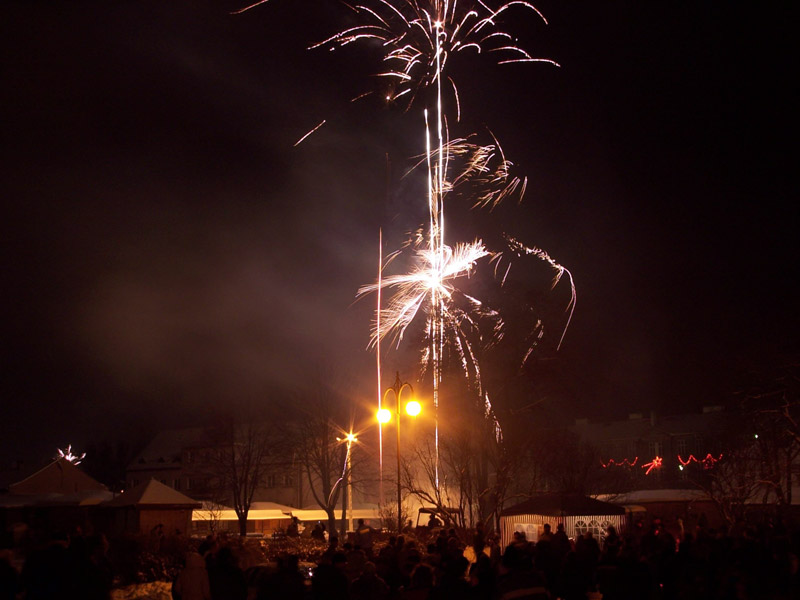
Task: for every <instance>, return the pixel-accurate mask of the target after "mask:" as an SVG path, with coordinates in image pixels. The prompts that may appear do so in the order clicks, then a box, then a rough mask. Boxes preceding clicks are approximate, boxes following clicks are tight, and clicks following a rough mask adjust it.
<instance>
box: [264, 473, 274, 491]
mask: <svg viewBox="0 0 800 600" xmlns="http://www.w3.org/2000/svg"><path fill="white" fill-rule="evenodd" d="M264 482H265V484H266V486H267V487H268V488H274V487H275V475H267V476H266V477H265V478H264Z"/></svg>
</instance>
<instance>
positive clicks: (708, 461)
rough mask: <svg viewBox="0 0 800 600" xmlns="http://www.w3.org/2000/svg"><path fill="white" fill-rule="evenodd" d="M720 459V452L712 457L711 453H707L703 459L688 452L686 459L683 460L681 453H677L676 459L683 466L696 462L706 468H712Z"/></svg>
mask: <svg viewBox="0 0 800 600" xmlns="http://www.w3.org/2000/svg"><path fill="white" fill-rule="evenodd" d="M720 460H722V454H720V455H719V456H718V457H717V458H714V457H713V456H711V453H708V454H706V457H705V458H704V459H703V460H698V459H697V458H695V457H694V454H690V455H689V457H688V458H687V459H686V460H683V459H682V458H681V455H680V454H678V461H679V462H680V463H681V465H683V466H684V467H685V466H687V465H688V464H689V463H693V462H696V463H699V464H701V465H703V469H705V470H708V469H712V468H714V465H715V464H716V463H718V462H719V461H720Z"/></svg>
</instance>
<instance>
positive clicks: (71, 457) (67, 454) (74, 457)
mask: <svg viewBox="0 0 800 600" xmlns="http://www.w3.org/2000/svg"><path fill="white" fill-rule="evenodd" d="M57 450H58V457H59V458H63V459H64V460H66V461H67V462H71V463H72V464H73V465H79V464H81V461H82V460H83V459H84V458H86V452H84V453H83V454H73V453H72V444H69V445H68V446H67V448H66V449H65V450H62V449H61V448H57Z"/></svg>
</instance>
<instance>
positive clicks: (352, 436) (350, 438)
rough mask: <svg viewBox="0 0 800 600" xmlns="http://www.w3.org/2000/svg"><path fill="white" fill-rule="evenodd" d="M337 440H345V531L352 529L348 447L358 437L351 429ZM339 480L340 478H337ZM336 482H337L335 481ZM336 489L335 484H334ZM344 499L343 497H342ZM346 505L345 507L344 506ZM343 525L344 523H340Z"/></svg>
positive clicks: (351, 495) (351, 492)
mask: <svg viewBox="0 0 800 600" xmlns="http://www.w3.org/2000/svg"><path fill="white" fill-rule="evenodd" d="M336 441H337V442H347V453H346V454H345V459H344V465H345V466H344V476H345V477H347V482H346V484H347V488H346V490H347V491H346V492H345V494H344V495H345V496H346V497H347V501H346V504H345V503H344V502H343V503H342V508H344V510H345V512H346V513H347V523H348V525H347V531H354V530H353V479H352V467H351V462H350V448H351V447H352V445H353V442H357V441H358V438H357V437H356V436H355V434H354V433H353V432H352V431H351V432H350V433H348V434H347V435H345V436H344V438H339V437H337V438H336ZM339 481H341V479H340V480H339ZM337 483H338V482H337ZM334 489H336V486H334ZM343 500H344V498H343ZM345 506H346V508H345ZM342 526H343V527H344V524H343V525H342Z"/></svg>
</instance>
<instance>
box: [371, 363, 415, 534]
mask: <svg viewBox="0 0 800 600" xmlns="http://www.w3.org/2000/svg"><path fill="white" fill-rule="evenodd" d="M406 388H408V389H409V390H410V391H411V395H412V397H413V395H414V388H413V387H412V386H411V384H410V383H408V382H407V381H405V382H401V381H400V373H399V372H397V374H396V376H395V380H394V385H392V387H390V388H387V389H386V391H385V392H383V400H382V401H381V406H386V398H387V396H388V395H389V392H393V393H394V397H395V406H396V409H397V410H396V411H395V425H396V428H397V533H400V532H401V531H402V530H403V516H402V511H401V506H402V497H401V495H400V396H401V395H402V393H403V390H404V389H406ZM406 412H407V413H408V414H409V415H411V416H413V417H416V416H417V415H418V414H419V413H420V405H419V402H416V401H414V400H411V401H409V402H408V404H406ZM391 418H392V413H391V412H390V411H389V410H388V409H386V408H381V409H380V410H379V411H378V421H380V422H381V423H388V422H389V421H390V420H391Z"/></svg>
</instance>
